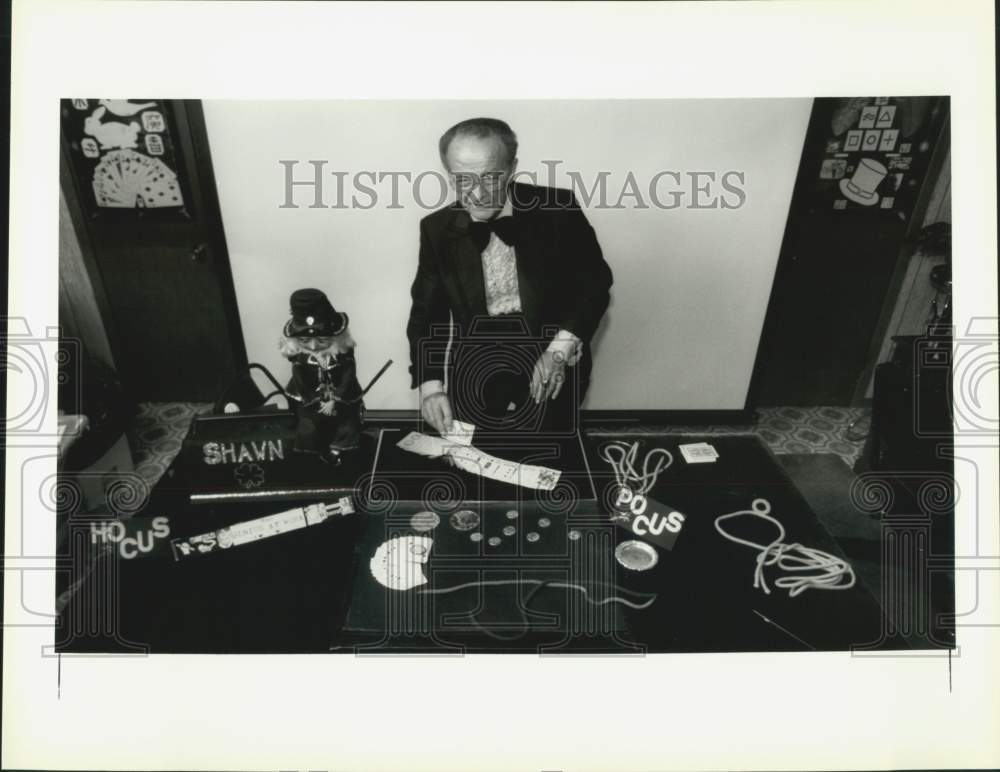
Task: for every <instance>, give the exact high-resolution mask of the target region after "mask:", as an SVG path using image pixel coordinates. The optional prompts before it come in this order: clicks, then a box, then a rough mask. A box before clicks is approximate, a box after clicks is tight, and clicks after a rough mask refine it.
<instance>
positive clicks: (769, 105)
mask: <svg viewBox="0 0 1000 772" xmlns="http://www.w3.org/2000/svg"><path fill="white" fill-rule="evenodd" d="M811 104H812V101H811V100H810V99H741V100H614V101H612V100H601V101H596V100H595V101H582V100H581V101H548V100H532V101H490V102H485V101H476V102H470V101H422V102H417V101H412V102H410V101H377V102H375V101H373V102H366V101H269V102H262V101H232V100H226V101H218V100H214V101H206V102H205V103H204V107H205V115H206V121H207V125H208V134H209V141H210V143H211V149H212V156H213V162H214V166H215V176H216V181H217V184H218V189H219V199H220V203H221V207H222V216H223V223H224V227H225V233H226V239H227V242H228V247H229V254H230V259H231V262H232V270H233V277H234V282H235V286H236V297H237V301H238V303H239V310H240V318H241V320H242V325H243V331H244V335H245V338H246V344H247V351H248V354H249V357H250V360H251V361H257V362H261V363H263V364H264V365H266V366H267V367H269V368H270V369H272V371H273V372H275V374H276V375H277V376H278V377H279V379H284V378H285V377H286V376H287V369H288V368H287V364H286V363H285V362H284V361H283V360H282V359H281V357H280V356H279V354H278V352H277V349H276V341H277V338H278V335H279V333H280V330H281V326H282V324H283V323H284V321H285V319H286V318H287V315H288V308H287V305H288V295H289V294H290V293H291V292H292V291H293V290H295V289H297V288H299V287H306V286H316V287H319V288H321V289H323V290H324V291H326V292H327V294H328V295H329V296H330V298H331V300H332V302H333V304H334V305H335V306H336V307H337V308H338V310H344V311H347V312H348V313H349V314H350V316H351V326H352V330H353V334H354V337H355V338H356V340H357V342H358V351H357V356H358V366H359V378H360V380H361V381H362V383H365V382H367V380H368V379H369V378H370V377H371V376H372V375H374V373H375V371H376V370H377V369H378V368H379V367H380V366H381V365H382V363H383V362H384V361H385V360H386V359H388V358H392V359H394V360H395V365H394V366H393V367H392V368H391V369H390V370H389V371H388V372H387V373H386V375H385V376H384V377H383V379H382V381H381V382H380V383H379V384H378V385H377V386H376V387H375V388H374V389H373V390H372V392H371V393H370V394H369V397H368V399H367V400H366V401H367V403H368V406H369V408H373V409H379V408H412V407H415V403H416V401H415V397H414V394H413V392H411V391H410V389H409V376H408V373H407V365H408V354H407V343H406V336H405V327H406V319H407V315H408V311H409V302H410V300H409V286H410V282H411V281H412V278H413V274H414V271H415V268H416V260H417V246H418V225H417V223H418V221H419V219H420V218H421V217H422V216H424V215H425V214H427V212H428V209H426V208H422V207H421V206H420V205H419V202H423V203H424V204H426V205H427V206H433V205H435V204H437V203H438V201H439V200H440V197H441V190H440V185H439V183H438V182H437V179H436V178H435V177H427V178H425V179H424V181H423V184H422V185H421V187H420V188H419V189H418V191H417V194H416V196H415V195H414V193H413V187H412V186H411V185H410V184H409V183H407V182H406V181H405V180H404V179H403V178H401V177H397V180H398V183H399V187H398V194H397V195H396V196H395V197H394V196H393V193H392V178H391V177H384V178H383V181H382V182H381V183H376V182H374V180H373V179H372V178H371V177H362V179H361V185H363V186H367V187H370V188H374V189H375V191H376V195H377V197H378V200H377V201H376V203H375V205H374V206H373V207H371V208H367V209H363V208H359V207H356V206H351V197H352V196H356V198H357V201H358V203H359V204H360V205H361V206H369V205H370V202H371V196H369V195H368V194H366V193H365V192H363V191H362V190H361V189H360V188H359V187H357V186H356V185H355V184H354V178H355V175H356V174H358V173H359V172H366V171H367V172H374V173H376V174H378V173H384V174H388V173H391V172H408V173H409V174H410V176H411V178H416V177H417V175H419V174H420V173H421V172H429V171H430V172H440V171H441V170H440V164H439V161H438V156H437V140H438V137H439V136H440V134H441V133H442V132H443V131H444V130H445V129H446V128H447V127H448V126H450V125H452V124H453V123H455V122H457V121H459V120H461V119H464V118H468V117H472V116H477V115H487V116H493V117H499V118H502V119H504V120H506V121H507V122H508V123H510V124H511V126H512V127H513V128H514V130H515V131H516V132H517V134H518V138H519V141H520V151H519V153H518V155H519V160H520V163H519V170H520V171H522V172H534V173H535V174H536V175H537V179H538V182H539V183H540V184H550V183H554V184H556V185H559V186H563V187H569V186H570V179H569V178H568V177H567V172H568V171H576V172H577V173H578V174H579V175H580V177H581V178H582V180H583V181H584V184H585V185H586V187H587V188H590V187H591V186H592V185H593V184H594V182H595V181H596V180H597V179H598V173H599V172H602V171H605V172H608V175H607V177H606V190H607V200H606V204H607V206H603V207H602V206H599V205H598V203H597V202H596V201H594V202H592V203H591V205H590V206H589V207H586V210H587V216H588V218H589V219H590V222H591V223H592V225H593V226H594V228H595V229H596V231H597V236H598V239H599V240H600V243H601V246H602V247H603V249H604V254H605V257H606V259H607V260H608V262H609V264H610V265H611V268H612V270H613V271H614V275H615V284H614V287H613V288H612V301H611V307H610V309H609V311H608V314H607V316H606V317H605V321H604V324H603V325H602V329H601V330H600V332H599V333H598V337H597V339H596V342H595V344H596V345H595V369H594V380H593V383H592V387H591V391H590V393H589V395H588V398H587V403H586V407H588V408H593V409H628V408H633V409H670V410H690V409H738V408H742V407H743V404H744V401H745V399H746V392H747V387H748V385H749V379H750V375H751V372H752V369H753V362H754V357H755V355H756V348H757V342H758V338H759V336H760V331H761V326H762V324H763V320H764V313H765V310H766V307H767V300H768V295H769V293H770V289H771V282H772V278H773V274H774V268H775V264H776V262H777V258H778V250H779V248H780V245H781V238H782V234H783V229H784V226H785V220H786V217H787V214H788V205H789V201H790V198H791V192H792V186H793V184H794V181H795V174H796V171H797V168H798V162H799V157H800V154H801V150H802V142H803V138H804V136H805V129H806V123H807V121H808V117H809V111H810V107H811ZM283 160H284V161H295V162H297V163H296V164H295V165H294V167H293V175H294V179H295V180H313V179H314V167H313V166H311V165H310V164H309V161H325V162H326V163H325V165H324V166H323V169H322V172H323V176H322V179H323V191H322V194H321V201H322V203H323V204H324V205H325V208H312V205H313V204H314V203H315V200H316V192H315V190H314V189H313V188H311V187H304V186H298V187H296V188H295V189H294V191H293V194H292V199H291V201H292V203H293V204H294V205H296V207H297V208H281V205H282V204H283V203H285V202H286V188H285V177H286V168H285V166H283V165H282V164H281V163H280V161H283ZM543 161H550V162H555V161H558V162H560V163H559V165H558V166H557V167H556V169H555V173H554V174H553V173H552V172H551V165H549V166H546V165H545V164H543ZM663 171H670V172H677V173H679V174H680V175H681V177H680V184H678V181H677V178H676V177H673V176H661V178H660V180H659V183H658V185H656V191H657V193H658V200H659V202H660V203H661V204H662V205H665V206H669V205H671V204H672V203H674V202H679V204H680V206H677V207H676V208H671V209H663V208H659V207H657V206H655V205H654V201H653V200H652V199H651V197H650V193H649V188H650V184H651V182H652V181H653V179H654V175H656V174H657V173H659V172H663ZM333 172H343V173H346V174H345V175H343V195H339V194H338V187H337V180H336V177H335V176H334V174H333ZM692 172H712V173H714V174H715V180H716V181H715V182H714V183H712V182H710V181H709V178H708V177H705V176H702V177H700V178H699V179H698V180H697V184H698V185H700V186H701V187H703V188H705V192H703V193H701V194H698V195H697V196H696V195H695V194H694V192H693V191H692V178H691V176H690V173H692ZM727 172H739V173H742V174H743V175H744V176H743V177H742V182H741V181H740V178H736V177H729V178H728V181H729V183H730V187H731V188H740V189H741V190H742V191H743V193H744V194H745V201H744V202H743V204H742V206H739V207H738V208H723V207H722V206H721V205H717V208H710V209H693V208H691V206H690V205H691V204H692V203H698V204H702V205H704V204H706V203H710V202H711V201H712V200H713V199H715V200H716V201H717V204H721V203H723V202H725V203H727V204H729V205H735V204H738V203H739V197H738V196H737V195H736V194H734V193H733V192H731V191H727V190H726V189H725V188H723V187H722V186H721V184H720V183H721V177H722V175H724V174H726V173H727ZM630 173H631V174H632V176H633V177H634V179H635V181H636V183H637V188H636V189H637V191H638V193H639V197H640V199H641V201H640V200H637V199H636V197H635V196H632V195H629V194H626V195H625V197H624V198H622V192H623V190H625V189H626V188H628V187H629V180H628V176H629V174H630ZM671 191H675V193H673V194H672V193H671ZM394 198H395V202H394V200H393V199H394ZM620 198H621V201H620V204H621V207H622V208H611V207H613V206H614V205H615V204H616V203H619V199H620ZM393 203H396V204H398V206H399V208H390V205H392V204H393ZM581 203H582V202H581ZM341 204H344V205H345V208H335V207H337V206H338V205H341ZM641 204H644V205H645V206H647V207H648V208H639V206H640V205H641Z"/></svg>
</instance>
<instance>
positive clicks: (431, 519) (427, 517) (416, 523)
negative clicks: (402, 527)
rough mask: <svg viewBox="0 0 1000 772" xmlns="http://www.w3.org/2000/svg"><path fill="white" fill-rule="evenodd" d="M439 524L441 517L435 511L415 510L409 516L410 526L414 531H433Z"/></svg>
mask: <svg viewBox="0 0 1000 772" xmlns="http://www.w3.org/2000/svg"><path fill="white" fill-rule="evenodd" d="M439 525H441V518H440V517H438V515H437V513H436V512H417V514H415V515H414V516H413V517H411V518H410V528H412V529H413V530H414V531H433V530H434V529H435V528H437V527H438V526H439Z"/></svg>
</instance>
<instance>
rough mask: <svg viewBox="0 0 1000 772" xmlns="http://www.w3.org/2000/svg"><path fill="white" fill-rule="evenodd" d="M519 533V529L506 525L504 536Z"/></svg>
mask: <svg viewBox="0 0 1000 772" xmlns="http://www.w3.org/2000/svg"><path fill="white" fill-rule="evenodd" d="M516 532H517V529H516V528H515V527H514V526H512V525H505V526H504V527H503V535H504V536H513V535H514V534H515V533H516Z"/></svg>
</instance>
